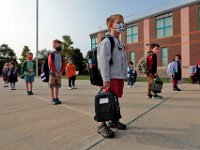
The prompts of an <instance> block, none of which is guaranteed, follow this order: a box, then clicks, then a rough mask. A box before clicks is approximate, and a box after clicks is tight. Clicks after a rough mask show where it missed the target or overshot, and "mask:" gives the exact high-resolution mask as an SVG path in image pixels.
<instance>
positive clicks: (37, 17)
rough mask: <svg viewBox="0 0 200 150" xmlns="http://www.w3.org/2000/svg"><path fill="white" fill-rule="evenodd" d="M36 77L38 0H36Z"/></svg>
mask: <svg viewBox="0 0 200 150" xmlns="http://www.w3.org/2000/svg"><path fill="white" fill-rule="evenodd" d="M36 77H38V0H36Z"/></svg>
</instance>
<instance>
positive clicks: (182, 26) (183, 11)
mask: <svg viewBox="0 0 200 150" xmlns="http://www.w3.org/2000/svg"><path fill="white" fill-rule="evenodd" d="M125 24H126V31H125V32H124V33H122V34H121V36H120V39H121V40H122V42H123V43H124V45H125V48H126V51H127V54H128V59H129V61H133V62H134V63H135V64H136V63H137V62H138V61H139V59H140V58H141V57H143V56H145V55H146V53H147V51H148V50H149V47H148V46H146V44H147V43H158V44H160V46H161V48H160V52H159V54H158V73H159V74H160V75H161V76H166V75H167V74H166V69H167V65H168V63H169V62H171V61H172V59H173V56H174V55H176V54H181V56H182V61H181V63H182V71H183V76H184V77H188V76H189V73H188V70H189V67H190V66H192V65H195V64H196V62H197V60H199V59H200V2H199V1H195V2H191V3H187V4H185V5H181V6H179V7H175V8H171V9H168V10H165V11H162V12H158V13H156V14H152V15H149V16H146V17H143V18H140V19H137V20H132V21H130V22H126V23H125ZM107 32H108V31H107V30H102V31H99V32H96V33H92V34H90V38H91V50H92V49H93V48H95V47H97V46H98V43H99V42H100V41H101V38H102V37H103V36H105V34H106V33H107Z"/></svg>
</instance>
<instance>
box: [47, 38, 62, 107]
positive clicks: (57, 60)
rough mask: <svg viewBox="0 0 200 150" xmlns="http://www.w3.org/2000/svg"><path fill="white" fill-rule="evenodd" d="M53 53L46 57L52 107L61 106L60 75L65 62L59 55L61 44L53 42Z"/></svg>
mask: <svg viewBox="0 0 200 150" xmlns="http://www.w3.org/2000/svg"><path fill="white" fill-rule="evenodd" d="M53 48H54V51H53V52H52V53H51V54H50V55H49V56H48V65H49V69H50V77H49V87H50V94H51V98H52V99H51V103H52V104H53V105H58V104H61V103H62V102H61V101H60V99H59V97H58V96H59V88H61V79H62V73H63V71H64V69H65V61H64V59H63V57H62V55H61V51H62V42H61V41H59V40H57V39H56V40H54V41H53Z"/></svg>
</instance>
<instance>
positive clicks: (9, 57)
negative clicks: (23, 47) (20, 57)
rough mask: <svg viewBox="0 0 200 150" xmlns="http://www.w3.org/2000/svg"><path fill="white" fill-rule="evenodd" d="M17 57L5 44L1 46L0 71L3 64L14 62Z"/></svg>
mask: <svg viewBox="0 0 200 150" xmlns="http://www.w3.org/2000/svg"><path fill="white" fill-rule="evenodd" d="M16 60H17V56H16V54H15V52H14V50H13V49H11V48H10V47H9V46H8V45H7V44H2V45H1V46H0V70H2V68H3V65H4V63H6V62H10V61H15V62H17V61H16Z"/></svg>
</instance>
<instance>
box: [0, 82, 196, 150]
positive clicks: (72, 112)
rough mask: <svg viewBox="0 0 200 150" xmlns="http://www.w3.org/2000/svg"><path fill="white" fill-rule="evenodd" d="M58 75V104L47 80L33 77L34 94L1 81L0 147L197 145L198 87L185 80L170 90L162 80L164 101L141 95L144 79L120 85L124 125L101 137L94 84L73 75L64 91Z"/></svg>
mask: <svg viewBox="0 0 200 150" xmlns="http://www.w3.org/2000/svg"><path fill="white" fill-rule="evenodd" d="M66 84H67V81H66V80H63V87H62V89H61V91H60V99H61V100H62V101H63V104H62V105H58V106H52V105H51V104H50V99H49V94H48V93H49V91H48V88H47V84H45V83H41V82H40V81H39V80H37V81H36V82H35V84H34V93H35V95H34V96H26V93H25V90H24V88H25V85H24V83H23V82H22V81H21V80H20V81H19V83H17V90H16V91H10V90H8V89H6V88H3V87H2V84H1V85H0V95H1V96H0V150H71V149H75V150H76V149H95V150H96V149H101V150H102V149H106V150H107V149H108V150H118V149H119V150H124V149H126V150H133V149H134V150H178V149H181V150H200V140H199V139H200V117H199V116H200V87H199V86H198V85H189V84H184V85H182V86H181V88H182V89H183V91H181V92H174V91H172V90H171V85H170V84H165V85H164V90H163V96H164V97H165V99H164V100H163V101H158V100H149V99H146V98H145V91H146V90H145V83H137V84H136V87H135V88H127V87H125V92H124V97H123V99H122V100H120V101H121V111H122V115H123V118H122V122H125V123H127V124H128V129H127V130H126V131H116V138H114V139H104V138H102V137H101V136H100V135H98V134H97V133H96V123H95V121H94V120H93V116H94V107H93V106H94V104H93V101H94V95H95V94H96V93H97V92H98V88H97V87H94V86H90V85H89V82H88V81H77V86H78V87H79V89H78V90H73V91H69V90H68V89H67V85H66Z"/></svg>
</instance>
